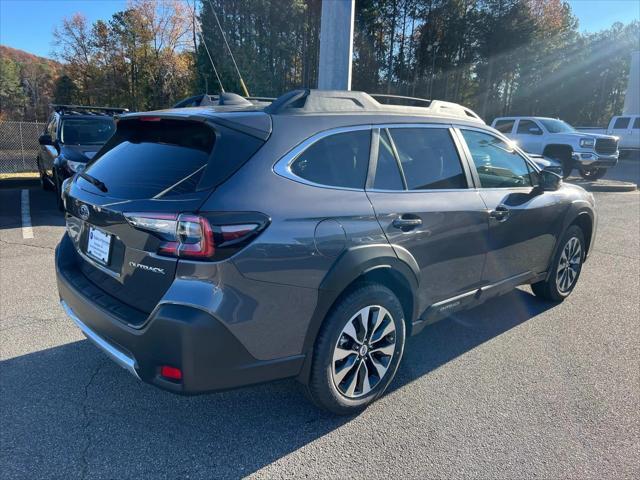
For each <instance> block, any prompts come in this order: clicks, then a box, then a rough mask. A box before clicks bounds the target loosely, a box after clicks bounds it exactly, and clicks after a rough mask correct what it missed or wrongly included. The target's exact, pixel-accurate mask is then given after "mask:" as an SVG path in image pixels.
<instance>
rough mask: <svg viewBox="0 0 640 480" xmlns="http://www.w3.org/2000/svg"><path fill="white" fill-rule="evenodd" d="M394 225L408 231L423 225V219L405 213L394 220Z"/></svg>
mask: <svg viewBox="0 0 640 480" xmlns="http://www.w3.org/2000/svg"><path fill="white" fill-rule="evenodd" d="M392 225H393V226H394V227H395V228H399V229H400V230H402V231H403V232H408V231H409V230H412V229H414V228H416V227H418V226H420V225H422V219H421V218H419V217H416V216H408V215H407V216H405V215H403V216H401V217H398V218H396V219H395V220H393V222H392Z"/></svg>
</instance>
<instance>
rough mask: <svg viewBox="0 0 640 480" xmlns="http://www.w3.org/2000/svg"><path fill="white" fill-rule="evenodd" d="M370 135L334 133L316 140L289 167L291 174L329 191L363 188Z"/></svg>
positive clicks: (367, 133)
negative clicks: (334, 188)
mask: <svg viewBox="0 0 640 480" xmlns="http://www.w3.org/2000/svg"><path fill="white" fill-rule="evenodd" d="M370 138H371V132H370V131H369V130H358V131H354V132H345V133H336V134H335V135H330V136H328V137H325V138H322V139H320V140H318V141H317V142H316V143H314V144H313V145H311V146H310V147H309V148H307V149H306V150H305V151H304V152H303V153H302V154H301V155H300V156H299V157H298V158H296V160H295V161H294V162H293V164H292V165H291V172H292V173H293V174H294V175H297V176H298V177H300V178H304V179H305V180H308V181H310V182H313V183H318V184H320V185H327V186H331V187H346V188H364V181H365V177H366V176H367V167H368V165H369V143H370Z"/></svg>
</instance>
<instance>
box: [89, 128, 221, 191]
mask: <svg viewBox="0 0 640 480" xmlns="http://www.w3.org/2000/svg"><path fill="white" fill-rule="evenodd" d="M214 142H215V132H214V131H213V129H211V128H210V127H208V126H207V125H204V124H202V123H200V122H191V121H176V120H164V119H163V120H158V119H150V121H139V120H127V121H121V122H120V124H119V125H118V130H117V133H116V134H115V136H114V137H113V139H112V140H111V141H110V142H109V143H108V144H107V147H106V148H107V150H106V152H104V153H101V155H100V157H99V158H98V159H97V160H96V161H95V162H93V163H91V164H90V165H89V167H88V168H87V169H86V170H85V173H87V174H88V175H90V176H91V177H93V178H95V179H97V180H99V181H100V182H102V183H103V184H104V186H105V187H106V188H107V192H105V194H106V195H108V196H110V197H115V198H127V199H140V198H154V197H156V198H159V197H162V198H165V197H169V196H172V195H180V194H185V193H192V192H194V191H195V189H196V186H197V185H198V182H199V181H200V178H201V177H202V173H203V171H204V170H205V167H206V166H207V163H208V160H209V157H210V155H211V152H212V150H213V145H214ZM79 181H82V182H84V183H83V188H85V187H86V188H92V189H95V187H93V186H92V185H91V184H90V183H89V182H87V181H86V180H85V179H80V180H79Z"/></svg>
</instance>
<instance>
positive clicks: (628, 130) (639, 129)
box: [578, 115, 640, 153]
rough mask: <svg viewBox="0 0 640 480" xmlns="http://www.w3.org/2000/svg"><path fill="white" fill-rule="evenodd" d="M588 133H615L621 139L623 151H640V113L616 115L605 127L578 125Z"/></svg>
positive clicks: (620, 145)
mask: <svg viewBox="0 0 640 480" xmlns="http://www.w3.org/2000/svg"><path fill="white" fill-rule="evenodd" d="M578 130H579V131H581V132H586V133H604V134H606V135H615V136H616V137H618V139H619V148H620V151H621V152H624V153H631V152H639V151H640V115H616V116H615V117H613V118H612V119H611V121H610V122H609V126H608V127H607V128H606V129H605V128H591V127H578Z"/></svg>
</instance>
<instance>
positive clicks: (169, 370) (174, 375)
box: [160, 365, 182, 380]
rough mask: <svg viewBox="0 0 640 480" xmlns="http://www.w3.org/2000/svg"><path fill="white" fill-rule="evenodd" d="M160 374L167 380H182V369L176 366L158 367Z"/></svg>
mask: <svg viewBox="0 0 640 480" xmlns="http://www.w3.org/2000/svg"><path fill="white" fill-rule="evenodd" d="M160 375H162V376H163V377H164V378H168V379H169V380H182V370H180V369H179V368H176V367H169V366H168V365H163V366H162V367H160Z"/></svg>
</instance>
